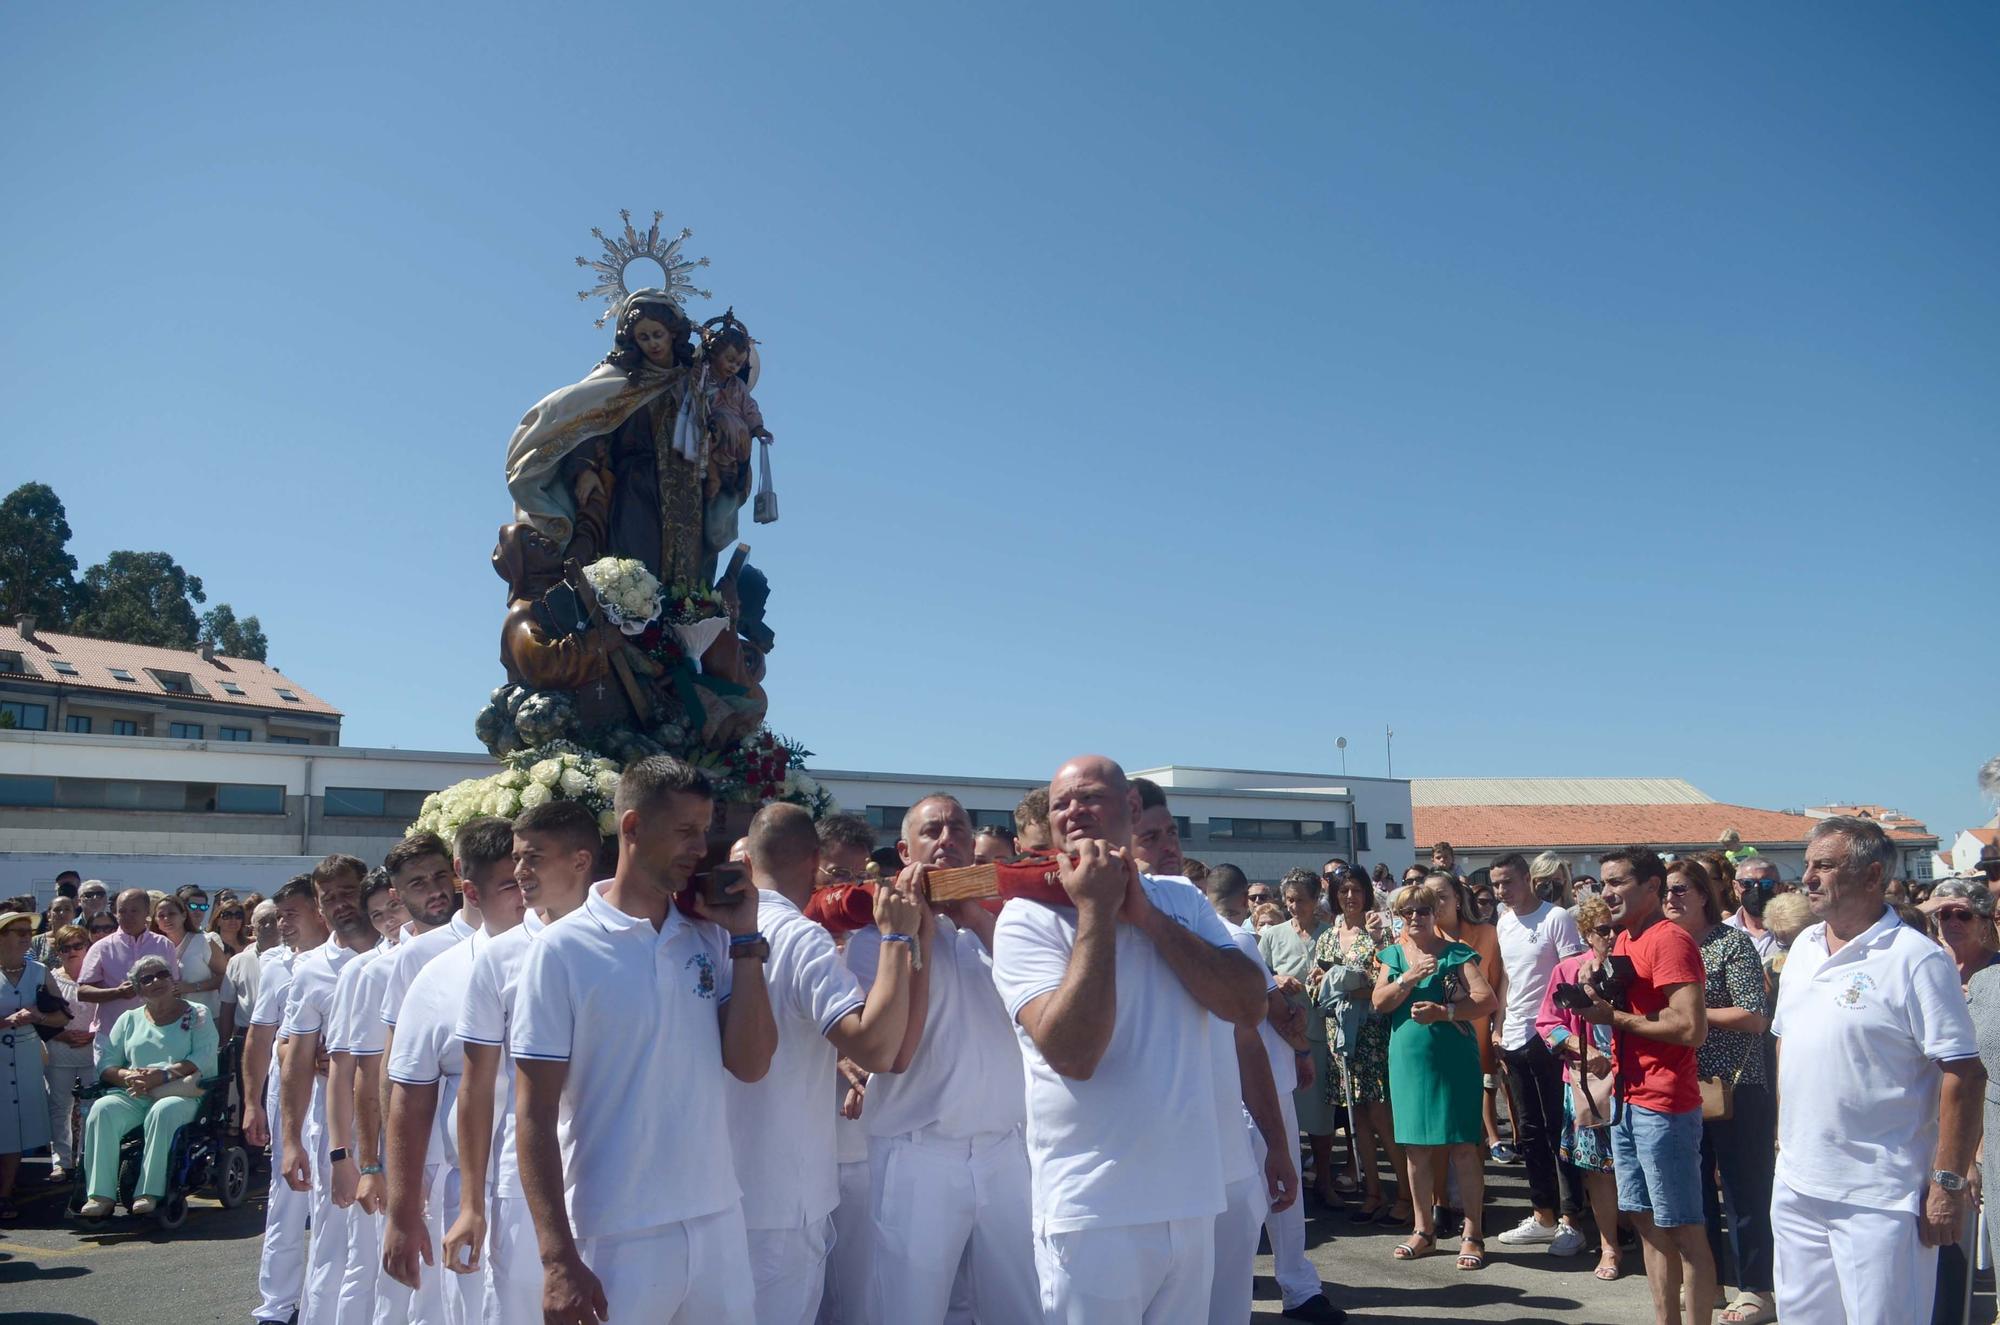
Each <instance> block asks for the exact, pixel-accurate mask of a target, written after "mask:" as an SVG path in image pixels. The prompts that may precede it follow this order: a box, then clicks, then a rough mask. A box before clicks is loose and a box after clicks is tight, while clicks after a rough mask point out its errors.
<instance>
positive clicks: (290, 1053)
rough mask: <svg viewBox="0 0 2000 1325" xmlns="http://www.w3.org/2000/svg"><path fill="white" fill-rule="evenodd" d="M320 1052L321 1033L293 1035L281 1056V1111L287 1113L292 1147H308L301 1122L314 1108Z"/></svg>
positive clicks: (287, 1137) (288, 1139)
mask: <svg viewBox="0 0 2000 1325" xmlns="http://www.w3.org/2000/svg"><path fill="white" fill-rule="evenodd" d="M318 1052H319V1036H318V1035H316V1034H309V1035H291V1036H287V1037H286V1038H285V1044H284V1047H283V1049H282V1050H281V1051H280V1053H279V1055H278V1099H279V1103H280V1109H279V1111H280V1112H281V1113H283V1114H284V1118H283V1120H282V1121H283V1123H284V1127H285V1145H286V1146H287V1147H289V1148H291V1149H295V1150H303V1149H304V1148H305V1140H304V1136H305V1134H304V1132H302V1131H301V1130H300V1123H301V1122H302V1121H303V1120H304V1119H305V1116H306V1111H307V1110H308V1109H310V1108H311V1107H312V1088H313V1057H314V1055H315V1054H317V1053H318Z"/></svg>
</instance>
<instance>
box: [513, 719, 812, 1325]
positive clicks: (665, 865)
mask: <svg viewBox="0 0 2000 1325" xmlns="http://www.w3.org/2000/svg"><path fill="white" fill-rule="evenodd" d="M613 807H614V810H615V812H616V814H617V816H618V872H617V873H616V874H615V875H613V876H612V877H611V878H610V879H609V880H607V881H606V882H604V883H600V884H596V885H593V886H592V888H591V890H590V893H589V895H588V896H587V897H585V899H584V903H583V905H582V906H581V907H580V908H578V909H577V910H575V911H573V912H571V913H570V914H569V915H566V916H564V917H563V918H562V919H561V920H559V921H557V922H556V923H555V924H553V925H550V926H549V927H548V928H547V929H544V930H543V931H542V934H541V937H540V938H539V939H538V940H537V941H536V942H535V944H534V946H533V947H532V948H530V949H529V952H528V960H527V962H526V963H525V964H524V965H523V966H522V969H521V980H520V986H519V988H518V990H517V991H516V995H515V1015H514V1025H513V1029H512V1031H511V1032H510V1034H509V1045H510V1047H511V1048H512V1049H513V1051H514V1061H515V1064H516V1068H517V1071H518V1072H519V1082H518V1086H519V1090H520V1099H519V1106H518V1107H519V1115H520V1116H519V1121H518V1130H517V1133H516V1140H517V1144H518V1146H519V1149H520V1156H521V1185H522V1187H523V1189H524V1190H525V1191H526V1193H527V1198H528V1209H529V1211H530V1213H531V1214H532V1215H533V1216H534V1220H535V1237H536V1240H537V1242H538V1244H539V1245H540V1248H541V1258H542V1312H543V1317H544V1319H545V1321H547V1322H549V1325H568V1323H569V1322H576V1323H577V1325H588V1323H589V1322H591V1321H592V1320H594V1319H596V1318H599V1317H602V1316H603V1315H605V1314H606V1313H607V1312H608V1313H609V1314H610V1316H611V1318H612V1319H614V1320H619V1321H642V1320H643V1321H668V1322H683V1323H685V1325H697V1323H698V1322H699V1323H701V1325H707V1323H708V1322H748V1321H749V1320H750V1319H751V1318H752V1317H751V1301H752V1290H751V1281H750V1249H749V1242H748V1239H747V1238H746V1236H745V1234H744V1228H743V1205H742V1199H741V1197H742V1192H741V1190H740V1189H739V1188H738V1186H737V1184H736V1173H735V1169H734V1166H733V1164H732V1163H731V1159H730V1150H729V1122H728V1112H727V1103H726V1095H725V1092H724V1090H723V1084H722V1074H723V1072H724V1070H727V1071H728V1072H729V1073H730V1074H731V1075H732V1076H734V1077H736V1078H737V1079H738V1080H739V1081H756V1080H759V1079H760V1078H762V1077H763V1075H764V1073H765V1072H766V1071H767V1070H768V1069H769V1068H770V1066H771V1054H772V1052H773V1051H774V1050H775V1049H776V1048H777V1040H778V1032H777V1026H776V1024H775V1023H774V1022H773V1020H772V1015H771V1002H770V997H769V994H768V991H767V990H766V989H765V986H764V959H765V957H767V956H768V955H769V951H770V945H769V943H768V942H766V941H765V939H764V937H763V936H762V935H761V934H759V933H758V932H757V899H756V895H755V892H754V890H753V889H751V888H750V887H749V886H748V884H747V882H746V883H742V884H739V885H738V886H737V887H736V888H735V889H734V890H732V892H731V894H730V897H729V900H728V901H726V902H720V903H716V904H712V905H710V904H703V903H699V902H696V903H694V904H693V905H694V910H695V912H696V913H697V914H696V915H695V916H693V917H690V916H688V915H683V914H682V913H681V911H680V909H679V907H678V906H677V905H676V903H675V901H674V894H675V893H676V892H678V891H680V889H681V888H683V887H684V886H685V885H686V884H687V883H688V881H689V880H690V879H691V878H692V876H693V874H694V871H695V870H696V869H697V868H698V867H699V866H700V864H701V859H702V857H703V855H704V854H706V852H707V848H708V826H709V822H710V820H711V819H712V818H713V817H714V810H715V799H714V789H713V786H712V784H711V783H710V782H709V780H708V777H707V775H706V774H704V773H702V772H701V771H700V770H699V769H696V768H694V767H692V766H690V765H688V764H684V763H682V762H681V761H679V760H677V759H672V758H669V757H668V756H665V755H655V756H653V757H651V758H648V759H641V760H639V761H637V762H636V763H634V764H632V765H631V766H630V767H629V768H627V769H626V770H625V772H624V773H623V774H622V775H621V776H620V777H619V779H618V793H617V796H616V798H615V799H614V801H613ZM559 1122H560V1124H561V1128H560V1132H558V1123H559ZM593 1311H594V1312H596V1313H597V1317H593V1316H592V1315H591V1313H592V1312H593Z"/></svg>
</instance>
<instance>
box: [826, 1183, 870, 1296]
mask: <svg viewBox="0 0 2000 1325" xmlns="http://www.w3.org/2000/svg"><path fill="white" fill-rule="evenodd" d="M869 1218H870V1216H869V1211H868V1161H867V1160H865V1159H864V1160H857V1161H855V1162H852V1163H848V1164H842V1165H841V1166H840V1205H839V1206H838V1207H837V1208H836V1209H835V1210H834V1212H833V1250H832V1251H830V1252H828V1253H827V1257H826V1290H825V1292H823V1293H822V1294H821V1295H820V1300H819V1325H865V1323H866V1321H867V1319H868V1315H867V1306H866V1304H867V1298H868V1263H869V1245H870V1243H872V1242H873V1241H874V1238H873V1232H874V1229H873V1227H872V1226H871V1224H870V1223H869Z"/></svg>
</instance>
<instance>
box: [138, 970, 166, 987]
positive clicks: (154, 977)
mask: <svg viewBox="0 0 2000 1325" xmlns="http://www.w3.org/2000/svg"><path fill="white" fill-rule="evenodd" d="M171 978H172V977H170V976H169V975H168V974H167V973H166V972H165V971H154V972H153V973H152V974H151V975H142V976H140V977H139V983H140V984H142V985H150V984H157V983H158V982H159V981H161V980H167V979H171Z"/></svg>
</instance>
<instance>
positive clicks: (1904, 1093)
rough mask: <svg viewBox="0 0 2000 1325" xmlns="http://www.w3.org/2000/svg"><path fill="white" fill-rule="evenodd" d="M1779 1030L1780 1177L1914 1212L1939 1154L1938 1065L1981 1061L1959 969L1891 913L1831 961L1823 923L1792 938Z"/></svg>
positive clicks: (1832, 1196)
mask: <svg viewBox="0 0 2000 1325" xmlns="http://www.w3.org/2000/svg"><path fill="white" fill-rule="evenodd" d="M1771 1030H1772V1032H1773V1033H1774V1034H1776V1035H1777V1036H1779V1037H1780V1039H1781V1041H1782V1052H1781V1053H1780V1054H1779V1056H1778V1092H1779V1095H1780V1097H1781V1098H1782V1100H1783V1101H1784V1105H1783V1107H1782V1108H1781V1109H1780V1110H1779V1112H1778V1145H1779V1149H1778V1169H1777V1176H1778V1179H1779V1180H1780V1181H1781V1182H1783V1183H1784V1184H1785V1185H1786V1186H1788V1187H1790V1188H1791V1189H1792V1190H1793V1191H1795V1192H1799V1193H1801V1194H1802V1195H1805V1196H1814V1197H1818V1198H1819V1199H1821V1200H1823V1201H1839V1202H1841V1203H1843V1204H1846V1205H1864V1206H1875V1207H1878V1208H1880V1209H1884V1210H1901V1211H1908V1212H1911V1213H1914V1212H1915V1211H1916V1210H1917V1209H1918V1207H1919V1205H1920V1203H1921V1201H1922V1196H1923V1190H1924V1185H1925V1184H1926V1183H1927V1182H1928V1181H1929V1179H1930V1172H1931V1163H1932V1161H1933V1159H1934V1158H1935V1156H1936V1152H1937V1139H1938V1094H1939V1088H1940V1085H1941V1083H1942V1080H1943V1075H1944V1074H1943V1073H1942V1072H1941V1071H1940V1070H1939V1068H1938V1066H1937V1065H1938V1064H1939V1063H1949V1062H1953V1061H1956V1060H1958V1059H1964V1058H1977V1057H1979V1045H1978V1042H1977V1041H1976V1040H1975V1039H1974V1036H1973V1030H1972V1014H1971V1013H1970V1012H1968V1011H1967V1010H1966V1006H1965V995H1964V993H1962V992H1961V991H1960V989H1959V985H1958V968H1957V966H1955V965H1954V964H1953V963H1952V960H1951V957H1950V955H1949V954H1947V953H1946V952H1945V950H1944V949H1943V948H1941V947H1939V946H1938V945H1937V944H1935V943H1933V942H1931V941H1930V940H1929V939H1928V938H1925V937H1924V936H1923V935H1922V934H1919V933H1918V932H1917V931H1916V930H1914V929H1911V928H1910V927H1909V926H1907V925H1905V924H1904V923H1903V922H1902V920H1901V919H1900V918H1899V917H1898V916H1897V915H1896V913H1895V911H1893V910H1890V909H1884V911H1883V912H1882V918H1881V919H1880V920H1878V921H1876V922H1875V924H1874V925H1872V926H1870V927H1869V929H1868V930H1867V931H1866V932H1865V933H1863V934H1861V935H1859V936H1857V937H1856V938H1855V939H1854V940H1853V941H1851V942H1849V943H1848V944H1846V945H1845V946H1843V947H1842V948H1841V950H1840V951H1839V952H1836V953H1833V954H1832V955H1831V956H1829V955H1828V953H1827V950H1826V925H1825V923H1824V922H1821V923H1820V924H1817V925H1814V926H1812V927H1811V928H1809V929H1807V930H1806V931H1805V932H1804V933H1803V934H1800V935H1799V937H1798V939H1797V940H1796V941H1794V942H1793V944H1792V947H1791V955H1790V956H1788V957H1786V958H1785V976H1784V979H1783V980H1781V981H1780V982H1779V984H1778V1010H1777V1013H1776V1015H1775V1016H1774V1017H1773V1018H1772V1020H1771Z"/></svg>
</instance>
